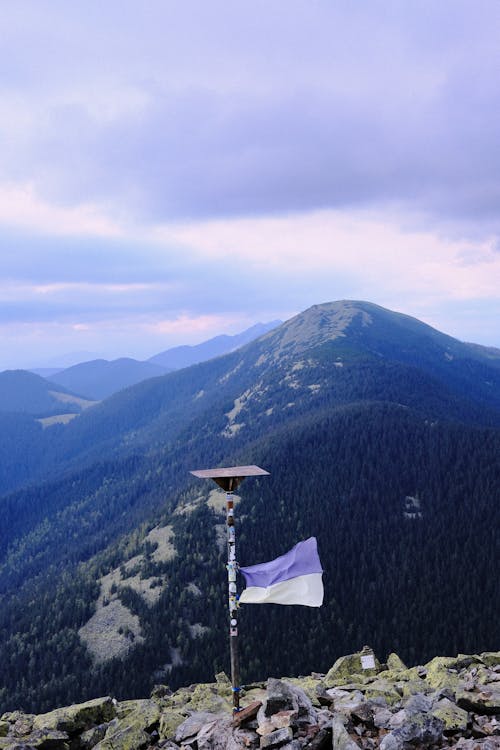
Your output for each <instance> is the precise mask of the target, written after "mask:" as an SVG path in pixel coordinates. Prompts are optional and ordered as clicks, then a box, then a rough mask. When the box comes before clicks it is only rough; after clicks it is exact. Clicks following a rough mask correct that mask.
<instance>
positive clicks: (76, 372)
mask: <svg viewBox="0 0 500 750" xmlns="http://www.w3.org/2000/svg"><path fill="white" fill-rule="evenodd" d="M280 322H281V321H277V320H275V321H273V322H272V323H257V324H256V325H254V326H252V327H251V328H248V329H247V330H246V331H243V332H242V333H238V334H236V335H235V336H225V335H223V336H216V337H215V338H213V339H210V340H209V341H204V342H203V343H201V344H197V345H196V346H177V347H174V348H173V349H167V350H166V351H164V352H161V353H160V354H157V355H155V356H154V357H151V358H150V359H149V360H147V361H146V362H142V361H139V360H136V359H131V358H129V357H122V358H120V359H114V360H111V361H108V360H106V359H95V360H92V361H90V362H80V363H79V364H75V365H73V366H72V367H68V368H67V369H65V370H59V371H55V372H51V373H47V377H48V378H49V379H50V380H52V382H54V383H57V384H58V385H62V386H64V387H66V388H70V389H71V390H72V391H75V392H77V393H84V394H85V395H86V397H87V398H89V399H94V400H98V401H100V400H102V399H104V398H107V397H108V396H111V395H112V394H113V393H116V392H117V391H121V390H122V389H123V388H128V387H129V386H132V385H136V384H137V383H140V382H141V381H143V380H147V379H149V378H154V377H158V376H160V375H165V373H167V372H170V371H172V370H179V369H181V368H183V367H188V366H189V365H192V364H196V363H198V362H203V361H205V360H207V359H212V358H213V357H217V356H219V355H221V354H225V353H226V352H230V351H233V350H234V349H238V348H239V347H241V346H243V345H244V344H247V343H248V342H249V341H252V340H253V339H256V338H258V337H259V336H261V335H262V334H264V333H266V332H267V331H269V330H271V329H272V328H275V327H276V326H278V325H279V324H280ZM40 374H44V373H43V372H40Z"/></svg>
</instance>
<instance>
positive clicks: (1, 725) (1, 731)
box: [0, 721, 10, 737]
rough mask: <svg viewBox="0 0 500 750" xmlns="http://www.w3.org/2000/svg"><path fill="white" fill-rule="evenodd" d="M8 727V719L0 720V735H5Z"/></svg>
mask: <svg viewBox="0 0 500 750" xmlns="http://www.w3.org/2000/svg"><path fill="white" fill-rule="evenodd" d="M9 729H10V724H9V722H8V721H0V737H6V735H7V733H8V731H9Z"/></svg>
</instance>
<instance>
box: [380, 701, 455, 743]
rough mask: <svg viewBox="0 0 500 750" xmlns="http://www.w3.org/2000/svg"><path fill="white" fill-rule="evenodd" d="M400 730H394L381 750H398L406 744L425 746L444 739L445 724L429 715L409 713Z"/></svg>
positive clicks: (387, 736)
mask: <svg viewBox="0 0 500 750" xmlns="http://www.w3.org/2000/svg"><path fill="white" fill-rule="evenodd" d="M405 714H406V716H405V719H404V721H403V723H402V724H401V726H400V727H399V728H398V729H394V730H393V731H392V732H390V733H389V734H388V735H386V736H385V737H384V739H383V740H382V742H381V743H380V749H381V750H396V749H397V748H403V747H405V744H406V743H411V744H412V745H418V746H425V745H432V744H434V743H436V742H438V741H439V740H441V738H442V734H443V728H444V723H443V721H441V719H438V718H437V717H436V716H433V715H432V714H429V713H411V714H410V713H408V712H406V711H405Z"/></svg>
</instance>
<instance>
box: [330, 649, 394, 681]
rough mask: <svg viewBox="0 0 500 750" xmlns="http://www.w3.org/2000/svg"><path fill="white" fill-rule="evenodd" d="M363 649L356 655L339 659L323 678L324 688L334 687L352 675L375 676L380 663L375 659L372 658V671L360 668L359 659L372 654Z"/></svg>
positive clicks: (369, 650)
mask: <svg viewBox="0 0 500 750" xmlns="http://www.w3.org/2000/svg"><path fill="white" fill-rule="evenodd" d="M365 649H366V647H365ZM365 649H363V650H362V651H358V652H357V653H356V654H349V655H348V656H341V657H339V658H338V659H337V661H336V662H335V664H334V665H333V667H332V668H331V669H330V670H329V671H328V672H327V674H326V676H325V679H324V683H325V685H326V687H330V686H332V685H334V684H335V682H337V681H338V680H342V679H351V677H352V675H363V676H365V677H372V676H374V675H376V674H377V672H379V671H380V662H379V661H378V659H377V658H376V657H374V661H375V668H374V669H363V667H362V666H361V657H362V656H367V655H368V654H369V653H373V652H372V651H371V649H368V650H365Z"/></svg>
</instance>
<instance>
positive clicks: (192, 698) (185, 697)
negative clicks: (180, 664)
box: [163, 683, 233, 714]
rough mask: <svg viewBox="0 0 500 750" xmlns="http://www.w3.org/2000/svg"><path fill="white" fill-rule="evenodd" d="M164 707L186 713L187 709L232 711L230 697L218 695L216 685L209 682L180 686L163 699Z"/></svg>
mask: <svg viewBox="0 0 500 750" xmlns="http://www.w3.org/2000/svg"><path fill="white" fill-rule="evenodd" d="M163 705H164V707H165V708H169V709H173V710H176V711H180V712H181V713H186V714H187V712H188V711H194V712H200V711H201V712H205V713H213V714H217V713H221V712H223V711H229V712H231V711H232V708H233V705H232V697H224V696H223V695H220V693H219V692H218V690H217V686H216V685H214V684H211V683H200V684H199V685H190V686H189V687H185V688H180V689H179V690H177V691H176V692H175V693H173V695H171V696H169V697H166V698H165V699H164V701H163Z"/></svg>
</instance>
